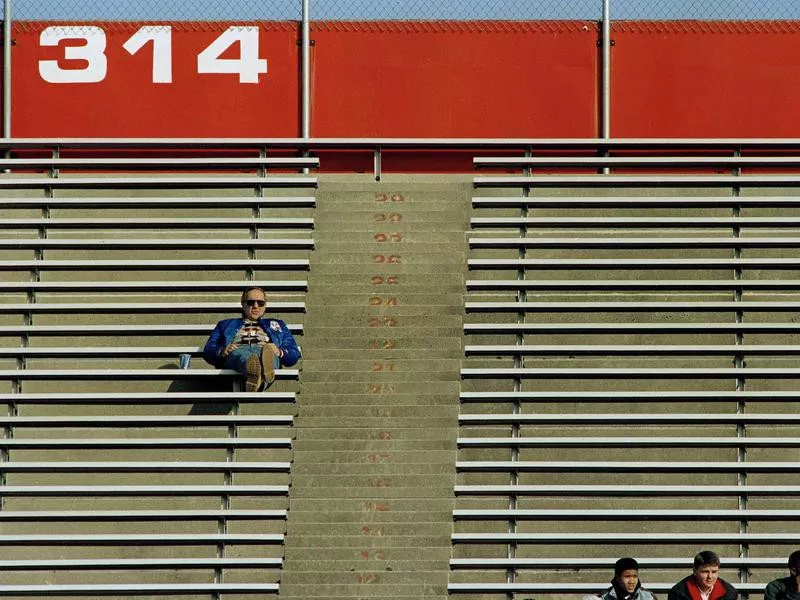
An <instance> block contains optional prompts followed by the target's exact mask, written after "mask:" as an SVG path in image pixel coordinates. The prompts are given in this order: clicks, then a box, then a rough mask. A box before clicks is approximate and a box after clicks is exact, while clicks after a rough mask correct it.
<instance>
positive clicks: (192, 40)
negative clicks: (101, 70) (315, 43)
mask: <svg viewBox="0 0 800 600" xmlns="http://www.w3.org/2000/svg"><path fill="white" fill-rule="evenodd" d="M98 25H99V26H100V27H101V28H102V29H103V30H104V31H105V35H106V43H107V47H106V50H105V55H106V56H107V61H108V65H107V75H106V77H105V79H104V80H103V81H101V82H97V83H48V82H47V81H44V80H43V79H42V77H41V76H40V74H39V61H40V60H58V62H59V66H61V67H62V68H63V69H83V68H85V66H86V61H84V60H65V59H64V58H63V56H64V48H63V46H66V45H67V43H66V42H62V45H61V46H59V47H41V46H40V33H41V31H42V29H43V26H42V25H40V24H38V23H37V24H35V26H33V25H31V24H26V23H18V24H16V28H15V30H14V40H15V42H16V45H15V46H14V49H13V55H12V60H13V64H12V74H13V80H12V85H11V92H12V107H13V110H12V123H11V131H12V134H13V135H14V136H15V137H216V136H225V137H227V136H229V137H254V136H269V137H296V136H297V135H298V121H299V112H300V109H299V88H298V78H297V70H298V55H299V51H298V48H297V25H296V24H295V23H266V24H265V23H261V24H259V29H260V31H259V41H260V44H259V46H260V48H259V50H260V56H261V57H266V58H267V69H268V72H267V73H266V74H262V75H260V77H259V83H257V84H252V83H239V77H238V76H237V75H235V74H227V73H223V74H202V75H201V74H199V73H198V72H197V55H198V53H200V52H201V51H202V50H203V49H204V48H205V47H207V46H208V45H209V44H210V43H212V42H213V41H214V39H216V38H217V37H218V36H219V35H220V34H221V33H222V32H223V31H224V30H225V29H226V28H227V27H228V26H229V25H230V24H219V25H218V24H213V25H205V24H191V23H178V24H175V25H174V27H173V36H172V38H173V39H172V63H173V82H172V83H153V82H152V62H153V50H152V44H148V45H147V46H146V47H144V48H142V49H141V50H139V51H138V52H136V53H135V54H133V55H131V54H130V53H128V52H126V51H125V50H124V49H123V48H122V45H123V44H124V43H125V42H126V40H128V39H129V38H130V37H131V35H133V34H134V33H135V32H136V31H137V30H138V28H139V25H127V24H125V25H120V24H113V25H109V24H98ZM237 54H238V51H237V50H236V48H232V49H231V51H230V52H229V53H227V54H224V55H222V57H223V58H225V57H228V56H231V57H234V56H235V55H237Z"/></svg>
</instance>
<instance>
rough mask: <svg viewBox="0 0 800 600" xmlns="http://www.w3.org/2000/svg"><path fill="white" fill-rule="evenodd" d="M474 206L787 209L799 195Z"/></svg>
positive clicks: (511, 200)
mask: <svg viewBox="0 0 800 600" xmlns="http://www.w3.org/2000/svg"><path fill="white" fill-rule="evenodd" d="M472 206H473V207H474V208H579V209H581V210H586V209H597V208H602V209H606V208H717V207H719V208H732V207H743V208H744V207H747V208H772V207H778V208H788V207H797V206H800V196H749V195H748V196H674V195H671V196H616V195H615V196H608V197H598V196H588V197H587V196H581V197H577V198H576V197H569V196H511V197H496V196H475V197H473V198H472Z"/></svg>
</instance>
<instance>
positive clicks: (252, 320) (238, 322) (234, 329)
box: [203, 287, 300, 392]
mask: <svg viewBox="0 0 800 600" xmlns="http://www.w3.org/2000/svg"><path fill="white" fill-rule="evenodd" d="M266 305H267V296H266V294H265V293H264V290H262V289H261V288H259V287H252V288H247V289H246V290H245V291H244V293H242V318H241V319H224V320H222V321H220V322H219V323H217V326H216V327H215V328H214V331H212V332H211V336H210V337H209V338H208V341H207V342H206V345H205V348H203V358H204V359H205V361H206V362H207V363H209V364H211V365H213V366H215V367H217V368H219V369H234V370H236V371H239V372H240V373H241V374H242V375H244V377H245V382H246V383H245V391H248V392H257V391H261V390H262V389H266V388H268V387H269V386H270V384H271V383H272V382H273V381H274V380H275V369H279V368H280V367H281V366H284V367H291V366H292V365H294V364H295V363H296V362H297V361H298V360H300V349H299V348H298V347H297V344H296V343H295V341H294V338H293V337H292V334H291V332H290V331H289V328H288V327H286V323H284V322H283V321H281V320H280V319H265V318H264V312H265V310H266Z"/></svg>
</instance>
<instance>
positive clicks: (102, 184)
mask: <svg viewBox="0 0 800 600" xmlns="http://www.w3.org/2000/svg"><path fill="white" fill-rule="evenodd" d="M253 187H264V188H313V187H317V179H316V178H315V177H284V176H274V175H270V176H269V177H259V176H241V175H231V176H216V177H209V176H203V175H201V176H195V175H187V176H183V177H178V176H152V175H150V176H136V177H124V176H110V177H83V176H70V177H36V176H31V177H0V190H35V189H44V188H47V189H58V190H70V189H126V190H129V189H220V188H253Z"/></svg>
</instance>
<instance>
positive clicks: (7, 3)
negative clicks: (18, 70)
mask: <svg viewBox="0 0 800 600" xmlns="http://www.w3.org/2000/svg"><path fill="white" fill-rule="evenodd" d="M3 4H4V12H3V137H6V138H10V137H11V0H4V2H3Z"/></svg>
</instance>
